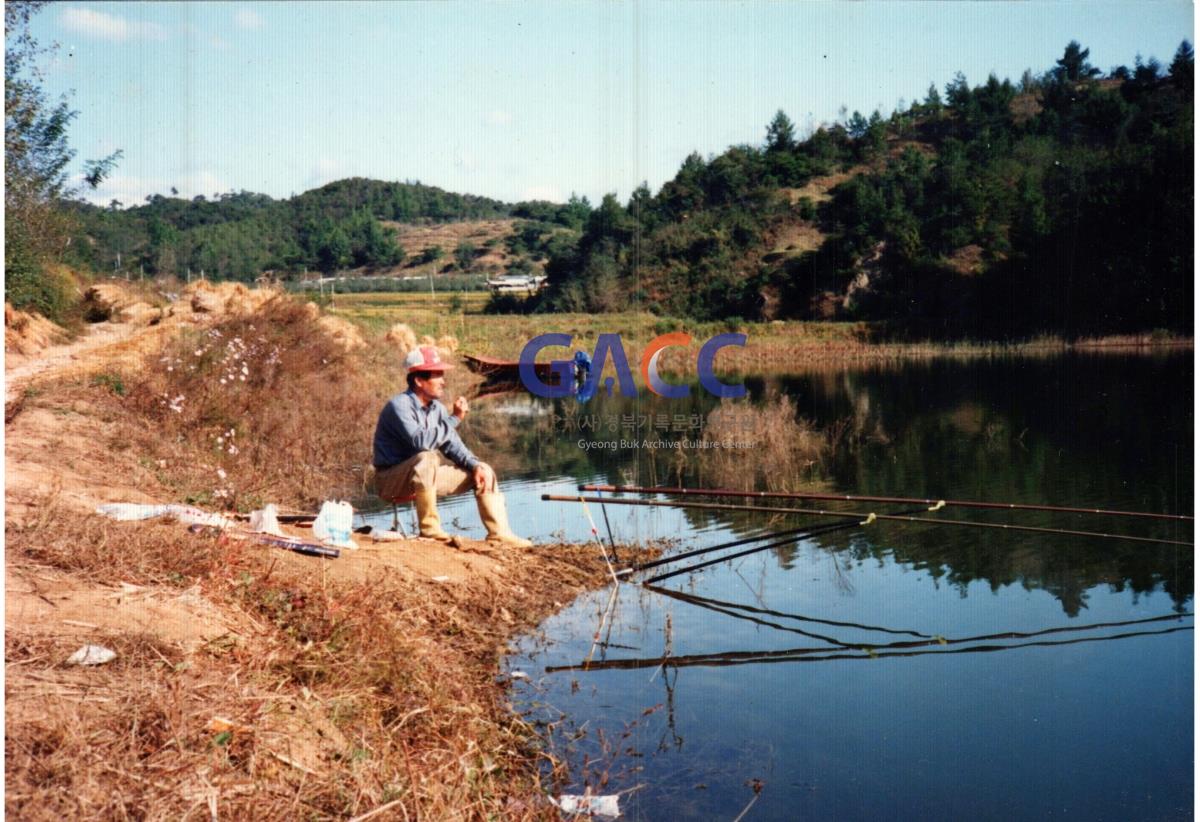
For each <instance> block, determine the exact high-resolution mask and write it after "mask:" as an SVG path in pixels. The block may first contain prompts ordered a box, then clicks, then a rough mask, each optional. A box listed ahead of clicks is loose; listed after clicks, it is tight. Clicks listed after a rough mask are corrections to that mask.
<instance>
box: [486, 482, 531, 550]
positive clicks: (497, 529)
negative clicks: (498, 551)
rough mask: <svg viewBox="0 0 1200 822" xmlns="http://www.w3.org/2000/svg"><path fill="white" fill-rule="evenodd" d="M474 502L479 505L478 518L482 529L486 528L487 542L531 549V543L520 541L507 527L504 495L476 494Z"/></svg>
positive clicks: (497, 493)
mask: <svg viewBox="0 0 1200 822" xmlns="http://www.w3.org/2000/svg"><path fill="white" fill-rule="evenodd" d="M475 501H476V502H477V503H478V504H479V518H480V519H481V520H483V527H485V528H487V532H488V535H487V538H488V542H499V543H501V544H502V545H508V546H510V547H512V548H532V547H533V543H532V542H530V541H529V540H527V539H522V538H521V537H519V536H517V535H516V534H514V533H513V532H512V529H511V528H509V527H508V510H507V509H506V508H505V506H504V495H503V494H501V493H499V492H497V491H492V492H489V493H486V494H476V495H475Z"/></svg>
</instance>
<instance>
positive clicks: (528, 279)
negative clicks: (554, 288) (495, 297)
mask: <svg viewBox="0 0 1200 822" xmlns="http://www.w3.org/2000/svg"><path fill="white" fill-rule="evenodd" d="M545 285H546V277H545V275H542V274H538V275H536V276H534V275H531V276H517V275H510V276H507V277H497V278H495V279H492V280H488V281H487V287H488V290H489V291H491V292H492V293H493V294H533V293H535V292H537V291H541V290H542V288H543V287H545Z"/></svg>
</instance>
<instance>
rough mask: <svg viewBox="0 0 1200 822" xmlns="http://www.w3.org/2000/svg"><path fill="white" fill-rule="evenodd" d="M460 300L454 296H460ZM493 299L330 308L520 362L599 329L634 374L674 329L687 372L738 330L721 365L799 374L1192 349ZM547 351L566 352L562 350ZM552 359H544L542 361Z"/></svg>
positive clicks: (677, 360)
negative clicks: (493, 310) (554, 336)
mask: <svg viewBox="0 0 1200 822" xmlns="http://www.w3.org/2000/svg"><path fill="white" fill-rule="evenodd" d="M456 296H457V302H456V301H455V298H456ZM487 300H488V295H487V294H482V293H465V294H459V295H453V294H440V293H439V294H435V295H430V294H428V293H413V294H395V293H376V294H347V295H338V297H337V298H336V300H335V303H334V305H333V306H332V307H331V308H330V310H331V311H332V312H333V313H335V314H337V315H338V316H341V317H344V318H346V319H348V320H350V321H352V322H354V323H356V324H357V325H359V326H360V327H362V328H363V329H364V331H366V332H367V333H368V334H378V335H382V334H384V333H386V332H387V330H388V329H389V328H390V327H391V326H392V325H394V324H396V323H405V324H407V325H408V326H409V327H410V328H412V330H413V331H414V332H415V333H416V334H417V335H418V336H420V335H424V334H429V335H431V336H433V337H440V336H442V335H444V334H451V335H453V336H454V337H456V338H457V339H458V342H459V352H460V353H467V354H484V355H490V356H494V357H503V358H507V359H516V358H517V357H518V356H519V355H520V353H521V349H522V348H523V347H524V346H525V343H527V342H528V341H529V340H530V339H531V338H533V337H534V336H536V335H538V334H544V333H548V332H558V333H567V334H570V335H571V336H572V341H571V345H572V348H578V349H582V350H585V351H593V350H594V348H595V344H596V340H597V338H598V337H599V335H600V334H605V333H610V334H620V335H621V339H622V341H623V342H624V344H625V348H626V351H627V352H628V355H629V357H630V367H631V368H632V369H634V370H635V371H636V370H637V368H638V363H637V362H636V360H635V358H636V357H637V356H638V355H639V352H640V351H641V349H642V348H643V347H644V346H645V345H646V344H647V343H648V342H649V341H650V340H652V339H653V338H654V337H657V336H658V335H659V334H665V333H667V332H669V331H686V332H687V333H689V334H690V335H691V336H692V340H693V343H692V345H691V347H690V349H682V348H673V349H668V350H667V351H666V352H664V354H663V366H664V367H667V368H671V369H683V370H691V369H694V367H695V355H696V352H697V351H698V349H699V346H700V345H701V343H702V342H703V341H705V340H707V339H708V338H709V337H711V336H713V335H714V334H720V333H723V332H727V331H741V332H743V333H745V334H746V336H747V344H746V347H745V348H744V349H738V348H727V349H725V350H724V351H723V352H722V353H721V355H720V357H719V358H718V363H717V364H718V366H719V367H720V368H724V369H729V370H735V371H742V372H748V373H749V372H761V371H768V372H775V373H780V372H783V373H786V372H789V371H803V370H806V369H809V368H813V367H821V368H827V367H837V366H839V365H840V364H845V363H850V362H867V361H870V362H887V361H898V360H910V359H930V358H937V357H980V356H1003V355H1009V354H1020V355H1026V356H1033V355H1054V354H1058V353H1061V352H1063V351H1066V350H1067V349H1068V348H1074V349H1077V350H1079V349H1082V350H1089V351H1108V350H1113V351H1129V350H1149V349H1153V348H1160V347H1165V346H1191V345H1192V341H1191V339H1190V338H1177V337H1162V336H1160V335H1136V336H1128V337H1108V338H1103V339H1098V340H1085V341H1080V342H1077V343H1074V344H1068V343H1067V342H1066V341H1064V340H1062V339H1059V338H1057V337H1040V338H1037V339H1033V340H1029V341H1024V342H1018V343H996V342H992V343H989V342H960V343H943V342H915V343H894V342H882V343H880V342H872V338H873V336H874V331H875V328H874V327H873V326H872V325H871V324H868V323H847V322H801V321H794V320H790V321H782V320H775V321H772V322H738V323H736V324H730V323H725V322H696V321H693V320H683V319H676V318H670V317H659V316H656V315H654V314H651V313H650V312H648V311H623V312H620V313H615V314H533V315H528V316H526V315H512V314H501V315H489V314H482V313H480V312H481V311H482V309H483V306H484V305H485V304H486V303H487ZM551 353H555V354H556V355H561V354H562V351H561V350H558V351H557V352H555V351H554V350H553V349H552V351H551ZM546 358H547V359H548V358H549V357H548V356H547V357H546Z"/></svg>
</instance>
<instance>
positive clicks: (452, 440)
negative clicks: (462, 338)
mask: <svg viewBox="0 0 1200 822" xmlns="http://www.w3.org/2000/svg"><path fill="white" fill-rule="evenodd" d="M404 367H405V369H406V370H407V373H408V390H407V391H405V392H404V393H403V394H397V395H396V396H394V397H392V398H391V399H390V400H388V404H387V405H385V406H384V407H383V411H381V412H380V414H379V422H378V424H376V426H375V458H374V462H375V492H376V493H377V494H379V496H381V497H382V498H384V499H387V500H393V499H401V498H405V497H410V496H411V497H413V498H414V502H415V504H416V507H417V520H418V522H419V523H420V529H421V536H423V537H425V538H426V539H435V540H438V541H439V542H446V541H448V540H449V539H450V535H449V534H447V533H446V532H445V531H443V530H442V521H441V519H440V518H439V517H438V510H437V498H438V497H439V496H449V495H450V494H461V493H464V492H466V491H468V490H470V489H471V488H474V489H475V501H476V502H477V503H478V504H479V518H480V519H481V520H483V525H484V527H485V528H487V532H488V536H487V538H488V540H490V541H496V542H501V543H503V544H505V545H511V546H513V547H516V548H528V547H530V546H531V545H533V543H531V542H530V541H529V540H527V539H521V538H520V537H518V536H517V535H515V534H514V533H513V532H512V531H511V530H510V529H509V527H508V514H507V513H506V511H505V508H504V496H503V495H502V494H501V493H500V492H499V490H497V488H496V472H495V471H493V470H492V468H491V466H490V465H488V464H487V463H484V462H480V461H479V459H478V458H477V457H476V456H475V455H474V454H472V453H471V451H470V449H468V448H467V446H465V445H463V441H462V439H460V438H459V436H458V433H457V432H456V431H455V430H454V429H455V428H457V427H458V424H459V423H460V422H462V421H463V419H465V418H466V416H467V400H466V398H465V397H459V398H458V399H457V400H455V401H454V410H453V412H452V413H447V412H446V407H445V406H444V405H442V404H441V403H440V402H439V401H438V400H439V399H440V398H441V396H442V393H443V392H444V391H445V390H446V377H445V372H446V371H447V369H450V368H453V367H454V366H452V365H446V364H445V363H443V362H442V360H441V358H440V357H439V356H438V350H437V348H435V347H433V346H431V345H423V346H421V347H420V348H418V349H416V350H415V351H412V352H410V353H409V355H408V356H407V357H405V358H404Z"/></svg>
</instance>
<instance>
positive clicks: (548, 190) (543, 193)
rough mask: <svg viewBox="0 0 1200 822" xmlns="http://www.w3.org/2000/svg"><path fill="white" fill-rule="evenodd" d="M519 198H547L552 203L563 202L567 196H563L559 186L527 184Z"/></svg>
mask: <svg viewBox="0 0 1200 822" xmlns="http://www.w3.org/2000/svg"><path fill="white" fill-rule="evenodd" d="M521 199H522V200H549V201H550V202H552V203H565V202H566V201H567V198H566V197H564V196H563V193H562V189H561V188H558V187H556V186H548V185H540V186H529V187H528V188H526V189H525V190H523V191H522V192H521Z"/></svg>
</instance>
